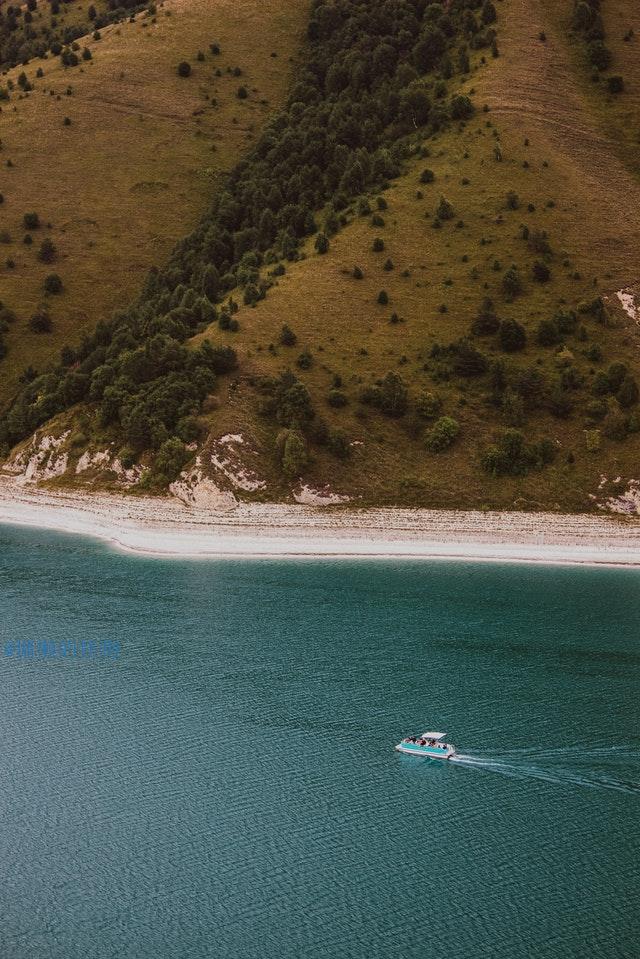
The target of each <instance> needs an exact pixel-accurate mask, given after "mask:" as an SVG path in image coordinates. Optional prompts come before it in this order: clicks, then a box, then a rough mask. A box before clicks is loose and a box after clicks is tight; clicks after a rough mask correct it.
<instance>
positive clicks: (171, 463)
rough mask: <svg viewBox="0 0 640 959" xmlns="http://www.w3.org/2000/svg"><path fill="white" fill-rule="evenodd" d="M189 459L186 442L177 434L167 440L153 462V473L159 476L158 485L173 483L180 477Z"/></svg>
mask: <svg viewBox="0 0 640 959" xmlns="http://www.w3.org/2000/svg"><path fill="white" fill-rule="evenodd" d="M188 459H189V453H188V452H187V450H186V449H185V445H184V443H183V442H182V441H181V440H179V439H178V437H177V436H173V437H171V438H170V439H168V440H165V441H164V443H163V444H162V445H161V447H160V449H159V450H158V452H157V454H156V458H155V460H154V463H153V473H154V474H155V475H156V477H157V480H158V485H163V486H164V485H166V484H167V483H172V482H173V480H175V479H176V478H177V477H178V475H179V474H180V472H181V470H182V467H183V466H184V464H185V463H186V462H187V460H188Z"/></svg>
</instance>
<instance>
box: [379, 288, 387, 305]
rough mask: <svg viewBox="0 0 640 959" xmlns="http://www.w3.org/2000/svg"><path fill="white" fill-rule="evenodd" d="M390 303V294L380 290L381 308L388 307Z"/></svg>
mask: <svg viewBox="0 0 640 959" xmlns="http://www.w3.org/2000/svg"><path fill="white" fill-rule="evenodd" d="M388 302H389V294H388V293H387V291H386V290H380V292H379V293H378V303H379V304H380V306H386V305H387V303H388Z"/></svg>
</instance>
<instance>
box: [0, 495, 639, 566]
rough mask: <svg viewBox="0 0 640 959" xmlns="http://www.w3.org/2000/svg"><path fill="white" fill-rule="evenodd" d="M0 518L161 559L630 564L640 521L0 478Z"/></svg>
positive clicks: (633, 563)
mask: <svg viewBox="0 0 640 959" xmlns="http://www.w3.org/2000/svg"><path fill="white" fill-rule="evenodd" d="M0 523H2V524H4V525H12V526H28V527H32V528H39V529H49V530H55V531H58V532H62V533H69V534H72V535H73V534H75V535H84V536H91V537H93V538H97V539H101V540H103V541H105V542H107V543H109V544H110V545H111V546H113V547H115V548H117V549H120V550H123V551H126V552H131V553H136V554H138V555H144V556H155V557H160V558H165V559H170V558H173V559H178V558H184V559H198V558H200V559H222V558H238V559H241V558H245V559H246V558H253V559H256V558H282V559H284V558H291V559H298V560H300V559H317V558H320V559H321V558H325V559H340V558H342V559H404V560H407V559H409V560H418V559H427V560H450V561H477V562H479V561H484V562H487V561H491V562H526V563H539V564H549V563H551V564H557V565H567V564H569V565H586V566H601V565H602V566H617V567H627V568H638V567H640V519H636V518H628V519H623V520H621V519H619V518H613V517H611V516H606V515H603V516H591V515H561V514H556V513H510V512H497V511H496V512H481V511H474V510H465V511H463V510H451V511H448V510H428V509H417V508H416V509H405V508H402V509H400V508H398V509H391V508H378V509H360V510H357V509H345V508H343V507H313V506H299V505H289V504H275V503H274V504H271V503H270V504H249V503H244V504H240V505H238V506H237V507H236V508H235V509H233V510H228V511H222V510H218V511H216V510H210V509H204V508H201V507H190V506H187V505H185V504H184V503H183V502H181V501H180V500H178V499H175V498H173V497H166V498H155V497H146V498H143V497H132V496H124V495H120V494H113V495H111V494H108V493H81V492H78V491H67V490H64V491H62V490H52V489H43V488H39V487H37V486H35V485H23V484H20V483H19V482H18V481H16V480H15V479H13V478H10V477H6V476H2V477H0Z"/></svg>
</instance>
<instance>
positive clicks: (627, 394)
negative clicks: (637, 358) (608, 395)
mask: <svg viewBox="0 0 640 959" xmlns="http://www.w3.org/2000/svg"><path fill="white" fill-rule="evenodd" d="M639 397H640V393H639V391H638V384H637V383H636V381H635V379H634V377H633V376H631V375H630V374H629V373H627V375H626V376H625V378H624V379H623V381H622V383H621V384H620V387H619V389H618V392H617V393H616V399H617V401H618V403H619V404H620V406H621V407H622V408H623V409H625V410H626V409H628V408H629V407H630V406H635V404H636V403H637V402H638V398H639Z"/></svg>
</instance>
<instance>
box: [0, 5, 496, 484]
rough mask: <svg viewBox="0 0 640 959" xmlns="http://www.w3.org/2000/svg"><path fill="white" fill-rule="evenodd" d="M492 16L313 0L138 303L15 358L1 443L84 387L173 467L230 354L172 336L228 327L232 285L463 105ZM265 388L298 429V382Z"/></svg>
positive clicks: (317, 227) (132, 443)
mask: <svg viewBox="0 0 640 959" xmlns="http://www.w3.org/2000/svg"><path fill="white" fill-rule="evenodd" d="M495 20H496V10H495V7H494V5H493V3H491V2H490V0H485V2H482V0H453V2H451V3H450V4H448V5H447V8H446V9H445V6H444V5H443V4H440V3H427V2H426V0H383V2H372V0H315V2H314V3H313V4H312V10H311V18H310V21H309V25H308V34H307V38H306V42H305V45H304V49H303V51H302V53H301V62H300V64H299V67H298V68H297V70H296V80H295V83H294V85H293V87H292V89H291V91H290V94H289V97H288V101H287V104H286V107H285V108H284V109H283V110H282V111H281V112H279V113H278V114H277V115H276V116H275V117H274V118H273V119H272V121H271V122H270V123H269V125H268V126H267V128H266V129H265V131H264V133H263V134H262V136H261V137H260V139H259V141H258V142H257V144H256V146H255V147H254V149H253V150H252V152H251V153H250V154H249V155H248V156H247V157H246V159H244V160H243V161H242V162H240V163H239V164H238V165H237V166H236V168H235V169H234V170H233V171H232V173H231V174H230V176H229V177H228V180H227V182H226V184H225V185H224V188H223V189H222V190H221V191H220V192H219V193H218V194H217V195H216V197H215V198H214V200H213V203H212V206H211V209H210V211H209V213H208V215H207V216H206V217H205V218H204V219H203V221H202V222H201V224H200V225H199V227H198V228H197V229H196V230H195V231H194V232H193V233H192V234H191V235H190V236H189V237H187V238H186V239H184V240H183V241H181V242H180V243H179V244H178V245H177V247H176V248H175V251H174V253H173V255H172V256H171V258H170V260H169V262H168V263H166V265H165V266H164V267H162V268H159V269H154V270H153V271H151V273H150V274H149V276H148V277H147V278H146V282H144V288H143V290H142V293H141V295H140V297H139V299H138V301H137V302H136V303H134V304H132V305H131V307H130V308H129V309H128V310H126V311H124V312H121V313H118V314H117V315H115V316H113V317H110V318H105V319H104V320H103V321H102V322H101V323H100V324H99V325H98V328H97V329H96V331H95V333H94V334H93V335H91V336H87V337H86V338H85V339H84V340H83V341H82V342H81V344H80V345H79V346H77V347H72V346H68V347H66V348H65V349H64V350H63V351H62V353H61V356H60V362H59V364H58V365H57V366H55V368H52V369H49V370H46V371H40V372H38V371H35V370H28V371H25V374H24V376H23V381H24V382H23V386H22V389H21V390H20V392H19V394H18V395H17V396H16V397H15V399H14V401H13V402H12V404H11V405H10V407H9V408H8V409H7V410H5V412H4V414H3V416H2V419H1V420H0V442H1V443H2V444H3V445H4V446H5V448H6V447H9V446H11V445H13V444H15V443H16V442H18V441H19V440H21V439H23V438H25V437H26V436H27V435H29V434H30V433H31V432H32V431H33V430H34V429H35V428H37V427H38V426H40V425H41V424H42V423H44V422H45V421H46V420H48V419H50V418H51V417H52V416H55V415H56V414H58V413H60V412H62V411H64V410H67V409H69V408H70V407H71V406H73V405H74V404H76V403H80V402H86V401H89V402H90V403H92V404H96V406H97V408H98V410H99V414H98V421H99V427H100V429H111V430H113V431H114V432H115V433H116V434H117V435H118V437H119V438H120V439H121V440H122V442H123V443H124V444H126V446H127V447H128V452H129V455H130V457H131V458H133V457H135V456H139V455H140V454H141V453H143V452H144V451H159V453H160V457H159V458H160V460H161V462H162V463H163V464H165V465H163V467H162V470H160V473H159V475H158V477H157V478H158V479H159V480H160V481H163V480H166V479H168V478H170V476H171V474H175V472H176V470H177V469H178V468H179V466H180V465H181V461H182V458H183V453H184V445H183V444H185V443H187V442H189V441H190V440H192V439H194V438H195V437H196V436H197V429H198V426H197V421H196V420H195V416H196V415H197V413H198V412H199V411H200V409H201V404H202V402H203V400H204V398H205V397H206V396H207V395H208V393H210V392H211V391H212V390H213V389H214V387H215V378H216V376H217V375H221V374H225V373H229V372H230V371H232V370H233V369H234V368H235V366H236V357H235V353H234V351H233V350H232V349H230V348H229V347H221V346H215V345H212V344H210V343H209V342H206V343H205V344H204V345H203V346H201V347H200V348H199V349H196V350H193V349H189V348H187V347H186V346H185V343H186V341H187V340H188V339H189V338H190V337H191V336H193V335H194V334H195V333H197V332H200V331H202V330H203V329H205V328H207V327H209V326H210V325H211V324H212V323H214V322H217V323H218V325H219V326H220V327H221V328H223V329H231V330H234V329H237V321H236V320H235V318H234V299H233V297H230V294H232V293H233V296H234V297H235V298H236V299H237V298H241V299H242V300H243V301H244V303H247V304H253V303H256V302H258V301H259V300H260V299H261V298H262V297H264V296H265V295H266V294H267V291H268V288H269V285H270V283H272V282H273V281H274V278H275V277H277V276H278V275H279V274H282V272H284V270H285V269H286V263H287V262H290V261H293V260H295V259H296V258H298V257H299V256H300V255H301V247H302V244H303V243H304V242H305V241H306V240H307V238H309V237H311V236H313V235H315V237H316V239H315V246H316V249H317V250H318V252H322V251H323V250H326V249H328V247H329V245H330V243H331V237H332V235H333V234H335V232H336V231H338V230H339V229H340V226H341V224H342V223H344V222H346V217H345V211H346V210H347V208H348V207H349V204H350V203H352V202H353V201H354V199H356V198H358V197H360V196H362V195H363V194H368V193H369V194H370V193H374V192H376V191H380V190H383V189H384V188H385V186H386V185H387V184H388V183H389V181H390V180H392V179H393V178H395V177H396V176H398V175H399V174H400V173H401V172H402V169H403V164H404V162H405V160H406V159H407V158H408V156H409V155H410V153H411V152H412V151H415V150H420V149H421V146H420V144H421V143H422V142H423V141H424V139H425V138H426V137H428V136H429V135H430V134H432V133H434V132H436V131H438V130H440V129H441V128H442V127H443V126H444V125H446V124H448V123H450V122H460V121H463V120H464V119H465V118H467V117H469V116H471V115H472V113H473V111H474V107H473V105H472V103H471V102H470V100H469V99H468V98H467V97H463V96H460V95H457V96H452V95H451V94H450V91H449V86H448V81H449V80H450V79H451V78H452V77H453V76H454V75H455V74H456V73H457V74H460V73H463V74H464V73H466V72H467V71H468V70H469V50H470V49H484V48H486V51H487V55H488V56H491V55H493V56H497V55H498V49H497V43H496V33H495V26H494V24H495ZM425 81H426V82H425ZM362 202H364V203H366V202H367V201H366V200H363V201H362ZM378 215H379V216H380V215H381V214H380V213H378ZM223 303H224V305H221V304H223ZM264 391H265V393H266V394H267V395H268V396H269V397H270V409H271V411H272V413H273V415H275V416H276V417H277V419H278V422H279V423H281V424H282V425H283V426H295V427H296V428H297V429H300V430H301V431H302V432H304V431H305V429H306V427H307V425H308V423H309V422H310V421H311V419H312V418H313V410H312V409H311V408H310V400H309V396H308V394H307V393H306V389H305V387H304V386H303V385H302V383H300V382H299V381H298V380H297V379H296V377H295V376H293V375H292V374H289V375H285V376H284V377H283V378H282V380H281V381H279V382H278V383H272V384H266V385H265V386H264Z"/></svg>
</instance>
